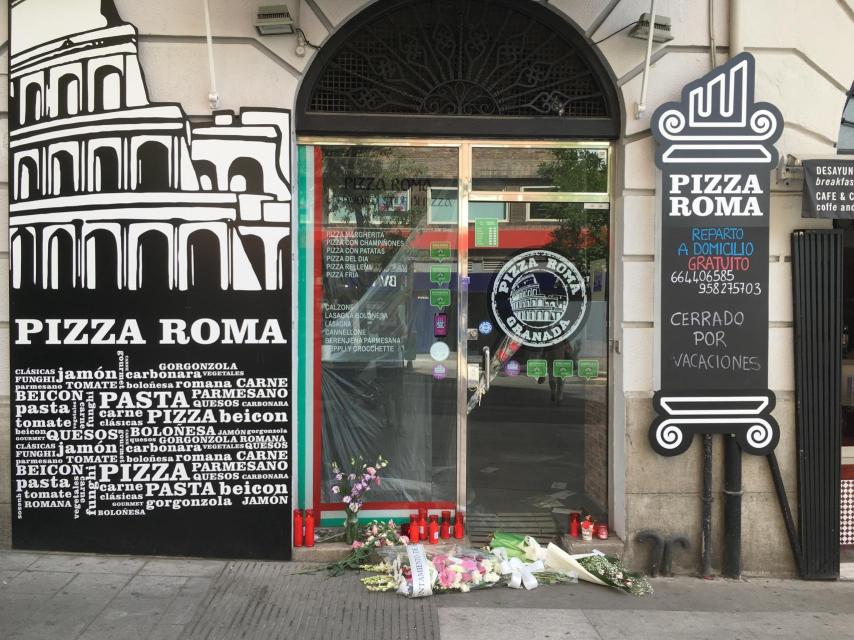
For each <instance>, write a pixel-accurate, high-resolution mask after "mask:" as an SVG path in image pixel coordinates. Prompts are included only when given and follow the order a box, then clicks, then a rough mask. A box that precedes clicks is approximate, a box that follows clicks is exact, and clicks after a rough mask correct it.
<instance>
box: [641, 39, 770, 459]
mask: <svg viewBox="0 0 854 640" xmlns="http://www.w3.org/2000/svg"><path fill="white" fill-rule="evenodd" d="M753 78H754V60H753V57H752V56H751V55H750V54H741V55H739V56H737V57H735V58H733V59H732V60H731V61H730V62H728V63H727V64H725V65H723V66H721V67H718V68H717V69H715V70H714V71H712V72H711V73H709V74H708V75H706V76H704V77H703V78H701V79H700V80H697V81H695V82H693V83H691V84H689V85H687V86H686V87H685V88H684V89H683V91H682V100H681V101H679V102H672V103H667V104H664V105H662V106H661V107H660V108H659V109H658V110H656V112H655V114H654V115H653V120H652V122H653V124H652V126H653V135H654V137H655V139H656V141H657V142H658V148H657V152H656V164H657V166H658V167H659V168H660V169H661V172H662V176H661V177H662V182H661V191H662V213H661V216H662V217H661V221H662V222H661V229H662V230H661V318H660V328H661V331H660V336H661V339H660V347H661V360H660V362H661V367H660V370H661V390H660V391H659V392H658V394H656V401H655V405H656V409H657V411H658V412H659V418H658V419H657V420H656V421H655V423H654V424H653V426H652V429H651V431H650V441H651V443H652V446H653V447H654V448H655V449H656V451H658V452H659V453H661V454H662V455H676V454H678V453H681V452H682V451H684V450H685V449H687V448H688V447H689V446H690V444H691V440H692V438H691V436H692V435H693V434H694V433H715V432H717V433H735V434H736V435H737V436H739V440H740V442H741V444H742V446H743V447H744V448H745V449H746V450H747V451H750V452H752V453H763V452H767V451H770V450H771V449H773V448H774V446H775V445H776V442H777V439H778V429H777V425H776V423H774V421H773V418H771V417H770V412H771V410H772V409H773V407H774V397H773V394H772V393H771V392H770V391H768V388H767V387H768V216H769V189H770V187H769V182H770V176H769V171H770V168H771V167H773V166H774V165H775V164H776V161H777V152H776V150H775V148H774V145H773V143H774V141H775V140H776V139H777V138H778V137H779V136H780V133H781V126H782V121H783V120H782V117H781V116H780V113H779V111H778V110H777V109H776V108H775V107H774V106H772V105H770V104H765V103H755V102H754V99H753Z"/></svg>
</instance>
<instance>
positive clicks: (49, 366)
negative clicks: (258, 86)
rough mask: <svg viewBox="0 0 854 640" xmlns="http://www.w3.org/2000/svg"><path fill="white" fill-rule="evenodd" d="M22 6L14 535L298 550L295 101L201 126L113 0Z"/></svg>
mask: <svg viewBox="0 0 854 640" xmlns="http://www.w3.org/2000/svg"><path fill="white" fill-rule="evenodd" d="M10 12H11V18H10V20H11V52H10V53H11V59H10V76H9V83H10V86H9V95H10V98H9V101H10V104H9V119H10V136H9V138H10V162H9V167H10V168H9V171H10V176H9V182H10V185H11V189H10V196H9V198H10V215H9V228H10V245H11V247H10V248H11V274H10V278H11V282H10V291H11V321H12V331H11V340H12V345H11V359H12V360H11V365H12V374H11V379H12V390H11V397H12V429H13V432H12V479H11V480H12V491H13V493H12V496H13V545H14V546H15V547H17V548H34V549H67V550H86V551H110V552H126V553H157V554H192V555H217V556H245V557H270V558H287V557H288V556H289V553H290V522H291V517H290V508H291V507H290V463H291V460H290V443H291V421H292V418H293V417H292V414H291V408H290V384H291V342H290V300H291V296H290V283H291V273H290V269H291V246H290V240H291V236H290V220H291V189H290V184H289V176H290V138H289V131H290V113H289V112H288V111H285V110H270V109H243V110H242V111H241V112H240V113H239V114H237V115H235V114H232V113H230V112H222V113H217V114H215V117H214V118H213V120H212V121H211V122H210V123H209V124H196V123H193V124H191V123H190V121H189V119H188V118H187V117H186V115H185V113H184V112H183V110H182V109H181V106H180V105H178V104H170V103H154V102H151V101H150V100H149V98H148V94H147V90H146V86H145V79H144V74H143V72H142V69H141V68H140V64H139V60H138V57H137V33H136V30H135V28H134V27H133V26H132V25H130V24H127V23H124V22H122V21H121V19H120V17H119V16H118V14H117V12H116V10H115V8H114V7H113V6H112V3H111V2H93V1H91V0H73V1H72V0H69V1H68V2H64V3H62V4H61V6H59V5H57V3H55V2H46V1H44V0H25V1H24V2H20V3H16V4H15V5H14V7H12V8H11V10H10ZM57 14H61V15H57Z"/></svg>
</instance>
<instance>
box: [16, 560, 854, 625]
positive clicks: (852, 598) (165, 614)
mask: <svg viewBox="0 0 854 640" xmlns="http://www.w3.org/2000/svg"><path fill="white" fill-rule="evenodd" d="M315 566H316V565H315ZM310 567H311V565H307V564H300V563H282V562H258V561H218V560H196V559H181V558H134V557H121V556H95V555H73V554H51V553H25V552H13V551H0V639H2V640H41V639H44V640H53V639H56V640H78V639H85V640H95V639H99V640H124V639H126V638H127V639H133V640H146V639H147V640H158V639H169V638H182V639H183V640H202V639H204V640H218V639H223V640H225V639H231V638H241V639H247V640H248V639H258V640H279V639H284V640H289V639H291V638H294V639H296V638H299V640H326V639H327V638H338V639H340V640H362V639H363V638H364V639H365V640H368V639H370V640H407V639H412V640H415V639H417V640H495V639H496V638H504V639H508V640H515V639H517V638H524V640H539V639H540V638H542V639H545V638H548V639H550V640H554V639H556V638H567V639H569V638H579V639H581V638H583V639H584V640H624V639H628V638H631V639H632V640H644V639H646V638H651V639H652V638H655V640H683V639H686V638H690V639H692V640H702V639H706V638H708V639H709V640H721V639H724V638H725V639H727V640H729V639H730V638H749V639H751V640H760V639H762V640H764V639H766V638H767V639H769V640H770V639H772V638H773V639H774V640H778V639H781V638H782V639H789V638H791V639H792V640H803V638H811V639H823V638H828V639H831V638H833V639H835V638H847V637H851V630H852V629H854V582H850V581H840V582H803V581H798V580H766V579H756V580H749V581H738V582H732V581H724V580H714V581H704V580H699V579H696V578H687V577H686V578H672V579H659V580H655V581H654V586H655V591H656V593H655V595H654V596H652V597H647V598H631V597H629V596H625V595H623V594H621V593H618V592H615V591H613V590H609V589H605V588H602V587H596V586H593V585H589V584H578V585H560V586H555V587H548V586H547V587H542V588H539V589H536V590H534V591H530V592H526V591H516V590H513V589H507V588H505V587H496V588H494V589H486V590H482V591H476V592H472V593H469V594H466V595H444V596H436V597H433V598H420V599H416V600H408V599H406V598H402V597H400V596H397V595H394V594H375V593H369V592H367V591H366V590H365V589H363V588H362V586H361V584H359V580H358V578H359V576H358V575H357V574H353V573H350V574H348V575H345V576H342V577H338V578H328V577H327V576H326V575H325V574H323V573H305V570H306V569H308V568H310Z"/></svg>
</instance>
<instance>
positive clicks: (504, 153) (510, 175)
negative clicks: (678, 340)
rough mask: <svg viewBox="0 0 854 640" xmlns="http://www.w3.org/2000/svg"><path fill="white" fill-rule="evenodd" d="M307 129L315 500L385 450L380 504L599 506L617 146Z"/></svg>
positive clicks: (379, 513)
mask: <svg viewBox="0 0 854 640" xmlns="http://www.w3.org/2000/svg"><path fill="white" fill-rule="evenodd" d="M301 142H302V144H301V146H300V157H301V158H302V160H301V165H302V166H304V168H303V169H301V172H302V175H301V180H302V181H303V183H304V187H303V192H302V193H303V197H304V198H306V199H307V200H309V201H310V202H307V209H309V210H310V211H311V212H312V215H311V220H310V221H309V224H310V226H309V227H308V228H309V233H308V237H309V238H311V240H310V241H309V242H308V244H310V245H311V246H310V248H309V251H310V253H309V254H308V255H309V256H310V258H308V259H306V258H305V256H303V259H304V260H306V261H307V262H310V264H309V266H308V268H307V269H306V273H307V274H312V276H313V277H312V278H311V284H310V287H311V289H312V292H311V294H310V298H309V299H310V300H312V302H311V304H310V308H311V309H312V312H311V316H312V317H313V320H314V322H313V326H312V328H311V329H310V330H307V331H306V332H307V333H308V334H309V335H311V336H313V337H312V338H310V339H309V340H308V344H307V345H306V352H307V353H306V362H303V363H301V364H302V366H303V367H305V368H306V370H307V371H309V372H310V373H308V376H309V380H310V382H309V383H308V384H306V385H305V387H306V388H307V389H309V393H310V395H311V397H310V398H308V399H307V400H308V402H307V404H308V405H310V410H311V416H312V417H311V422H312V426H311V430H312V432H311V433H310V434H306V436H305V438H304V439H305V440H306V441H309V442H313V445H311V446H312V450H313V452H314V453H313V456H312V460H310V461H309V462H308V464H307V465H306V466H307V467H310V468H311V470H312V471H311V473H310V475H311V478H310V483H311V488H310V492H311V495H312V496H313V500H312V504H313V505H314V506H315V508H319V509H320V510H321V511H322V512H326V513H328V514H332V517H333V518H334V517H335V516H334V514H336V513H337V514H340V513H342V511H343V508H342V503H341V501H340V496H336V495H334V494H333V493H332V492H331V490H330V483H329V481H328V479H329V473H328V472H329V468H330V465H331V463H332V462H333V461H335V462H338V463H344V464H346V462H347V461H348V460H349V459H350V458H351V457H354V456H362V457H364V458H365V460H367V461H373V460H374V459H375V458H376V456H378V455H380V454H381V455H383V456H384V457H386V458H387V459H389V460H390V461H391V464H390V466H389V467H388V468H387V469H386V470H385V471H384V477H383V483H382V485H381V486H380V487H375V488H374V489H373V490H372V491H371V493H370V494H368V495H367V498H368V501H367V502H366V503H365V504H364V506H363V514H366V515H365V517H389V516H396V517H400V518H405V517H406V516H407V515H408V514H409V513H411V512H413V511H414V510H415V509H417V508H423V507H426V508H428V509H432V510H434V511H438V510H447V509H453V508H456V509H458V510H459V511H463V512H467V513H468V514H469V517H470V524H471V525H472V526H474V525H476V524H477V522H476V521H477V518H478V517H481V516H483V517H488V518H493V520H494V518H495V517H497V514H515V516H514V517H516V518H517V519H521V520H525V519H526V518H527V519H528V521H531V519H538V522H545V523H546V525H548V526H551V527H552V529H553V528H554V523H555V522H565V521H566V517H564V515H563V514H564V512H566V511H568V510H569V509H578V510H584V511H587V512H591V513H593V514H594V515H595V516H596V517H597V519H601V518H602V517H603V516H604V515H605V510H606V506H607V463H608V455H607V449H608V443H607V376H608V352H607V344H608V340H607V338H608V261H609V226H610V211H609V200H610V194H609V170H608V168H609V164H610V148H609V147H608V145H607V144H605V143H587V142H584V143H577V144H566V143H552V144H549V143H542V142H538V143H531V144H527V143H507V142H501V143H497V142H496V143H473V142H465V141H423V140H412V141H388V140H382V139H376V140H337V141H326V140H317V141H312V142H308V143H306V141H304V140H303V141H301ZM301 255H302V254H301ZM308 297H309V296H308V294H307V298H308ZM471 518H474V519H475V522H472V520H471ZM330 521H331V520H330ZM549 523H551V524H549ZM499 524H501V526H504V528H511V527H509V526H506V525H505V524H503V523H499ZM485 526H487V527H491V528H492V530H494V529H495V528H496V526H493V525H491V524H487V525H485ZM544 526H545V525H544ZM475 528H476V527H475ZM470 530H471V527H470ZM527 530H528V531H535V529H532V528H530V527H529V528H528V529H527Z"/></svg>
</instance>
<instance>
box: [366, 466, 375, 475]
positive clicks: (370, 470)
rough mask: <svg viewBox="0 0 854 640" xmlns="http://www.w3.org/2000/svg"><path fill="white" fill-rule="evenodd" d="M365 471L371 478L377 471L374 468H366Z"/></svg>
mask: <svg viewBox="0 0 854 640" xmlns="http://www.w3.org/2000/svg"><path fill="white" fill-rule="evenodd" d="M365 471H367V472H368V473H369V474H371V475H372V476H375V475H377V470H376V469H375V468H374V467H368V468H367V469H365Z"/></svg>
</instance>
